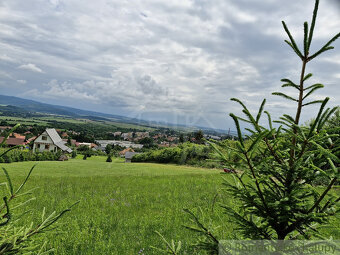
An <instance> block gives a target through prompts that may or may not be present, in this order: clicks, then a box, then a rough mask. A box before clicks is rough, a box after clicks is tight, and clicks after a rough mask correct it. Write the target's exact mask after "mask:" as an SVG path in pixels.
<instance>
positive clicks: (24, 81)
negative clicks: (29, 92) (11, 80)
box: [17, 80, 27, 84]
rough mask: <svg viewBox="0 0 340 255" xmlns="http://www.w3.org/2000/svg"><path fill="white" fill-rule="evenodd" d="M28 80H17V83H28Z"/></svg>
mask: <svg viewBox="0 0 340 255" xmlns="http://www.w3.org/2000/svg"><path fill="white" fill-rule="evenodd" d="M26 82H27V81H26V80H17V83H20V84H26Z"/></svg>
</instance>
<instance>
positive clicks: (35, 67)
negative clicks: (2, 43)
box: [18, 63, 43, 73]
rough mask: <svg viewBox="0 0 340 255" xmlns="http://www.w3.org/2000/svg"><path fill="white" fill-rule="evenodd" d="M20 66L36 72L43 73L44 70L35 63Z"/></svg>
mask: <svg viewBox="0 0 340 255" xmlns="http://www.w3.org/2000/svg"><path fill="white" fill-rule="evenodd" d="M18 68H19V69H24V70H29V71H32V72H36V73H43V71H42V70H41V69H40V68H39V67H37V66H36V65H35V64H31V63H28V64H24V65H21V66H18Z"/></svg>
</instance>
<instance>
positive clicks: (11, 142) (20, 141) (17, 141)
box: [0, 137, 26, 147]
mask: <svg viewBox="0 0 340 255" xmlns="http://www.w3.org/2000/svg"><path fill="white" fill-rule="evenodd" d="M3 140H4V137H0V143H2V142H3ZM5 144H6V145H7V146H8V147H14V146H18V145H26V142H25V138H15V137H8V138H7V140H6V142H5Z"/></svg>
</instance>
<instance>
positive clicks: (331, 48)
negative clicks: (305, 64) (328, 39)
mask: <svg viewBox="0 0 340 255" xmlns="http://www.w3.org/2000/svg"><path fill="white" fill-rule="evenodd" d="M339 35H340V34H339ZM333 49H334V47H333V46H329V47H324V48H321V49H320V50H319V51H318V52H316V53H315V54H314V55H312V56H310V57H309V58H308V61H311V60H312V59H313V58H315V57H317V56H319V55H320V54H321V53H324V52H326V51H329V50H333Z"/></svg>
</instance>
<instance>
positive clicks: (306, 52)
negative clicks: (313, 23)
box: [303, 22, 309, 58]
mask: <svg viewBox="0 0 340 255" xmlns="http://www.w3.org/2000/svg"><path fill="white" fill-rule="evenodd" d="M303 30H304V37H303V49H304V54H305V58H306V57H307V56H308V51H309V49H308V23H307V22H305V23H304V24H303Z"/></svg>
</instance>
